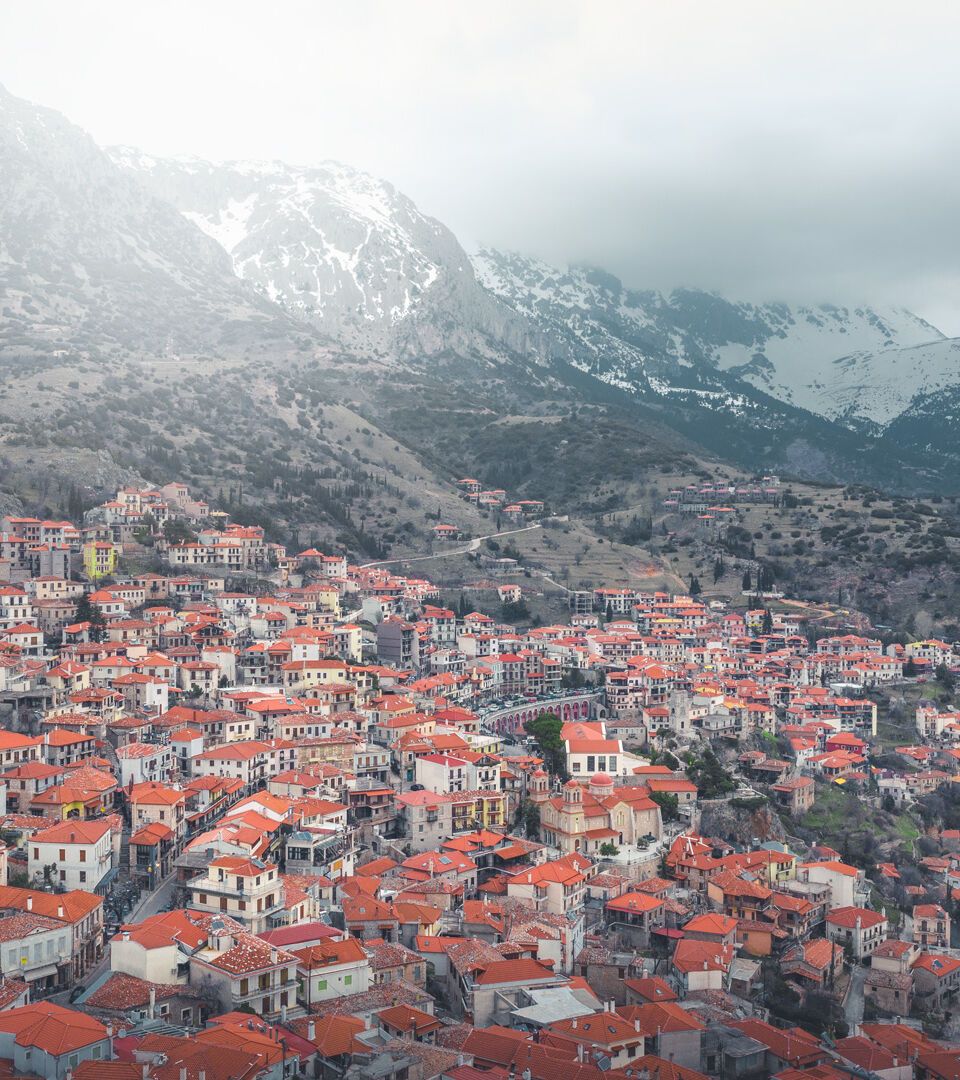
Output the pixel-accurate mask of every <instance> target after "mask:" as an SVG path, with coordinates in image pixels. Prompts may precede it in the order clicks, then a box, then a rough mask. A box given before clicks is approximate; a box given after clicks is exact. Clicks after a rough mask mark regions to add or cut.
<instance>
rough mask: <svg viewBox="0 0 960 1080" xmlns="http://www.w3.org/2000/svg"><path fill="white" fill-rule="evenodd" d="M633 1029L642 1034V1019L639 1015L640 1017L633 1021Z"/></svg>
mask: <svg viewBox="0 0 960 1080" xmlns="http://www.w3.org/2000/svg"><path fill="white" fill-rule="evenodd" d="M633 1030H634V1031H635V1032H636V1033H637V1034H638V1035H639V1034H640V1019H639V1017H638V1018H637V1019H636V1020H634V1022H633Z"/></svg>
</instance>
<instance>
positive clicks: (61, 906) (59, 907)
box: [57, 904, 63, 919]
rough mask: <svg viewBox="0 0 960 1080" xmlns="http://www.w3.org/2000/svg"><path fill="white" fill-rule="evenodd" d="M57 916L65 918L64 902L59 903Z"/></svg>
mask: <svg viewBox="0 0 960 1080" xmlns="http://www.w3.org/2000/svg"><path fill="white" fill-rule="evenodd" d="M57 918H58V919H62V918H63V904H57Z"/></svg>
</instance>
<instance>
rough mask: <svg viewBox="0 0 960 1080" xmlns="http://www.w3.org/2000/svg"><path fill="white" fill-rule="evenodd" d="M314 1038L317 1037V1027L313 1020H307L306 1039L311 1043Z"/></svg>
mask: <svg viewBox="0 0 960 1080" xmlns="http://www.w3.org/2000/svg"><path fill="white" fill-rule="evenodd" d="M316 1037H317V1025H316V1023H315V1022H314V1021H313V1020H308V1021H307V1039H308V1040H309V1041H310V1042H313V1040H314V1039H315V1038H316Z"/></svg>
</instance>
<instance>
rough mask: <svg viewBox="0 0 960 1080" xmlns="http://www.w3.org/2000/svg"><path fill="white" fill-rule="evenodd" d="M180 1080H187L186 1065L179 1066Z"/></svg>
mask: <svg viewBox="0 0 960 1080" xmlns="http://www.w3.org/2000/svg"><path fill="white" fill-rule="evenodd" d="M180 1080H187V1067H186V1065H181V1066H180Z"/></svg>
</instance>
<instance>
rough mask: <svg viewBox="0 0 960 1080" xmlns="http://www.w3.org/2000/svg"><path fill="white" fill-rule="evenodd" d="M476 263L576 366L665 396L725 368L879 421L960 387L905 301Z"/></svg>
mask: <svg viewBox="0 0 960 1080" xmlns="http://www.w3.org/2000/svg"><path fill="white" fill-rule="evenodd" d="M473 261H474V266H475V267H476V271H477V276H478V277H479V279H480V280H481V281H482V282H483V283H484V285H485V286H486V287H487V288H488V289H490V290H491V291H492V292H494V293H495V294H496V295H498V296H499V297H501V298H502V299H503V300H505V301H506V302H507V303H509V304H510V305H511V306H512V307H514V308H515V309H516V310H517V311H520V312H523V313H524V314H525V315H526V316H528V317H529V318H531V319H534V320H536V321H538V322H539V323H540V324H541V325H542V326H544V327H548V328H549V329H551V330H552V332H554V333H556V334H558V335H561V336H563V337H565V338H566V339H567V340H568V341H569V342H570V344H571V346H572V347H573V348H574V349H575V350H577V351H578V359H577V360H575V361H574V363H575V364H576V365H577V366H578V367H581V368H582V369H583V370H585V371H589V372H590V373H591V374H593V375H595V376H597V377H598V378H600V379H603V380H604V381H605V382H609V383H611V384H613V385H616V386H619V387H622V388H628V387H629V388H632V389H633V390H635V391H637V392H644V391H647V392H653V393H655V394H657V395H659V396H663V395H664V394H666V393H668V392H670V391H669V390H668V388H669V387H672V386H676V385H678V384H680V385H681V386H683V387H684V388H689V386H690V383H691V381H693V380H692V379H691V376H694V375H695V376H696V377H697V378H698V379H700V380H701V381H702V382H704V383H705V384H707V386H709V385H710V384H711V383H712V382H715V381H716V378H717V376H718V375H720V374H721V373H725V374H726V375H727V376H732V377H734V378H735V379H739V380H742V381H743V382H746V383H748V384H749V385H751V386H753V387H755V388H756V389H758V390H760V391H762V392H763V393H765V394H768V395H770V396H771V397H774V398H777V399H778V400H780V401H783V402H786V403H788V404H791V405H794V406H797V407H799V408H802V409H806V410H808V411H810V412H814V413H817V414H818V415H821V416H824V417H827V418H830V419H840V420H843V421H844V422H847V423H851V424H852V423H854V422H857V423H859V422H862V421H869V422H870V423H871V424H873V425H876V426H878V427H882V426H884V425H886V424H888V423H890V422H891V421H892V420H893V419H894V418H895V417H896V416H898V415H899V414H900V413H901V412H903V410H904V409H905V408H907V407H908V405H909V404H910V402H911V401H912V400H913V398H914V397H915V396H916V395H918V394H924V393H929V392H930V391H932V390H936V389H940V388H943V387H946V386H951V385H955V384H957V383H960V363H958V359H960V357H958V352H957V349H956V347H955V346H954V344H953V343H952V342H951V341H950V340H948V339H946V338H944V336H943V334H941V333H940V331H939V330H937V329H936V328H935V327H933V326H931V325H930V324H929V323H927V322H925V321H924V320H923V319H921V318H920V317H919V316H917V315H915V314H913V313H912V312H910V311H907V310H906V309H904V308H896V307H892V308H890V309H884V310H880V309H874V308H869V307H857V308H847V307H839V306H833V305H828V304H824V305H821V306H816V307H814V306H798V307H791V306H788V305H786V304H765V305H755V304H748V303H733V302H730V301H728V300H725V299H724V298H723V297H721V296H718V295H716V294H714V293H705V292H701V291H698V290H693V289H677V290H675V291H674V292H672V293H670V294H669V295H664V294H662V293H659V292H653V291H645V292H644V291H639V290H633V289H628V288H626V287H625V286H624V285H623V284H622V283H621V282H620V281H619V280H618V279H617V278H615V277H614V276H613V275H612V274H608V273H606V272H604V271H602V270H598V269H595V268H590V267H570V268H567V269H565V270H562V269H558V268H556V267H552V266H549V265H547V264H546V263H543V262H541V261H539V260H537V259H530V258H527V257H525V256H521V255H516V254H511V253H503V252H499V251H493V250H484V251H481V252H479V253H478V254H476V255H475V256H474V257H473Z"/></svg>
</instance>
